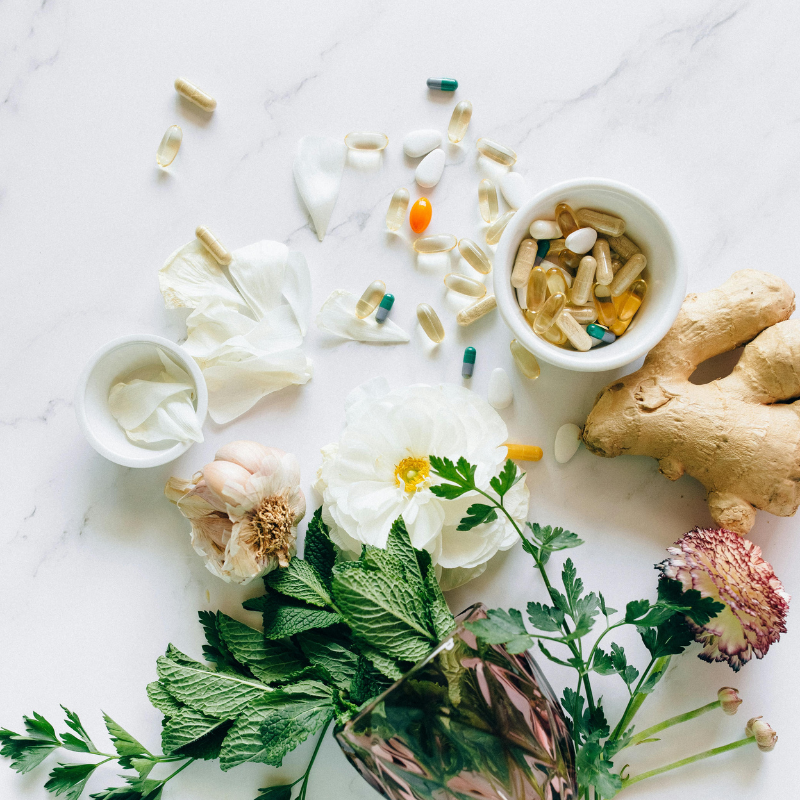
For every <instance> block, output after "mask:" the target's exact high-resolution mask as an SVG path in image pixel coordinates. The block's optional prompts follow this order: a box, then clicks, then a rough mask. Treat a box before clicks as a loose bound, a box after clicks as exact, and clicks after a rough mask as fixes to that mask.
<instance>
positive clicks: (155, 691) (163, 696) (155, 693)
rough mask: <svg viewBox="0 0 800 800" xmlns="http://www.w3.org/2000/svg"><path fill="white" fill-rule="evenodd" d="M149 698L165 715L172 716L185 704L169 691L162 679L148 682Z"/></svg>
mask: <svg viewBox="0 0 800 800" xmlns="http://www.w3.org/2000/svg"><path fill="white" fill-rule="evenodd" d="M147 699H148V700H149V701H150V702H151V703H152V705H153V706H154V707H155V708H156V709H158V710H159V711H160V712H161V713H162V714H163V715H164V716H165V717H172V716H174V715H175V714H177V713H178V712H179V711H180V710H181V709H182V708H183V706H182V705H181V704H180V703H179V702H178V701H177V700H176V699H175V698H174V697H173V696H172V695H171V694H170V693H169V692H168V691H167V689H166V687H165V686H164V684H163V683H161V681H153V682H152V683H148V684H147Z"/></svg>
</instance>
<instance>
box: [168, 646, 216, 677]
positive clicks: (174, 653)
mask: <svg viewBox="0 0 800 800" xmlns="http://www.w3.org/2000/svg"><path fill="white" fill-rule="evenodd" d="M166 658H168V659H169V660H170V661H174V662H175V663H176V664H183V666H185V667H196V668H197V669H202V670H205V671H206V672H212V669H211V667H207V666H206V665H205V664H202V663H201V662H200V661H195V660H194V659H193V658H189V656H187V655H186V654H185V653H182V652H181V651H180V650H178V648H177V647H175V645H174V644H168V645H167V652H166Z"/></svg>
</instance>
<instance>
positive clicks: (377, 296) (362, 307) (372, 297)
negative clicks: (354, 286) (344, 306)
mask: <svg viewBox="0 0 800 800" xmlns="http://www.w3.org/2000/svg"><path fill="white" fill-rule="evenodd" d="M385 294H386V284H385V283H384V282H383V281H372V283H371V284H370V285H369V286H367V288H366V289H365V290H364V294H362V295H361V297H359V298H358V302H357V303H356V316H357V317H358V318H359V319H366V318H367V317H368V316H369V315H370V314H371V313H372V312H373V311H374V310H375V309H376V308H377V307H378V303H380V301H381V300H383V296H384V295H385Z"/></svg>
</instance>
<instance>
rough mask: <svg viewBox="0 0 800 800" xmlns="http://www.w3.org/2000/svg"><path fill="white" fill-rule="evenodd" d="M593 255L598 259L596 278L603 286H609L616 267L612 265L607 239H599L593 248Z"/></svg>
mask: <svg viewBox="0 0 800 800" xmlns="http://www.w3.org/2000/svg"><path fill="white" fill-rule="evenodd" d="M592 255H593V256H594V259H595V261H597V271H596V272H595V280H596V281H597V282H598V283H599V284H601V285H602V286H608V285H609V284H610V283H611V281H612V280H613V279H614V269H613V267H612V266H611V250H610V249H609V246H608V242H607V241H606V240H605V239H598V240H597V241H596V242H595V243H594V247H593V248H592Z"/></svg>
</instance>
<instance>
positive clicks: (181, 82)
mask: <svg viewBox="0 0 800 800" xmlns="http://www.w3.org/2000/svg"><path fill="white" fill-rule="evenodd" d="M175 91H176V92H177V93H178V94H179V95H180V96H181V97H185V98H186V99H187V100H188V101H189V102H190V103H194V104H195V105H196V106H200V108H202V109H203V111H213V110H214V109H215V108H216V107H217V101H216V100H215V99H214V98H213V97H212V96H211V95H210V94H207V93H206V92H204V91H203V90H202V89H200V88H199V87H197V86H195V85H194V84H193V83H190V82H189V81H187V80H186V78H178V79H177V80H176V81H175Z"/></svg>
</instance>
